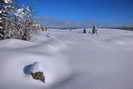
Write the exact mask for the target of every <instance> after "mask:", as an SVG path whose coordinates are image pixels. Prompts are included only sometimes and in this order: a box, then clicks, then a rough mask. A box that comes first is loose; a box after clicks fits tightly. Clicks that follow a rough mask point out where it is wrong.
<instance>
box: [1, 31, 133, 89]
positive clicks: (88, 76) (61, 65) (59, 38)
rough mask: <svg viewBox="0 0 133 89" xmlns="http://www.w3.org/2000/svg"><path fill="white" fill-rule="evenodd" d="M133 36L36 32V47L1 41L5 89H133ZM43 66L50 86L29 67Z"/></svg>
mask: <svg viewBox="0 0 133 89" xmlns="http://www.w3.org/2000/svg"><path fill="white" fill-rule="evenodd" d="M132 46H133V32H131V31H123V30H118V29H99V32H98V34H97V35H91V34H83V33H82V30H81V29H77V30H73V31H69V30H55V29H50V30H49V32H47V33H46V32H36V33H34V34H33V37H32V40H31V41H30V42H27V41H21V40H15V39H9V40H3V41H0V89H133V86H132V82H133V77H132V76H133V69H132V68H133V61H132V58H133V54H132V53H133V47H132ZM35 62H37V63H39V69H38V70H41V71H43V72H44V75H45V78H46V83H45V84H43V83H42V82H41V81H37V80H33V79H32V77H31V76H30V75H27V74H25V72H24V68H25V67H26V66H27V65H29V64H33V63H35Z"/></svg>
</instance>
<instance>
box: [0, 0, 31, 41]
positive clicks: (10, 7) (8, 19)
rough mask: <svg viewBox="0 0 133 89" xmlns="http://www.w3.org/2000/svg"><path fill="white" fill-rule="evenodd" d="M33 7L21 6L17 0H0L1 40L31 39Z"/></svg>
mask: <svg viewBox="0 0 133 89" xmlns="http://www.w3.org/2000/svg"><path fill="white" fill-rule="evenodd" d="M31 13H32V10H31V8H29V7H27V8H19V7H17V5H16V4H15V0H0V40H2V39H8V38H13V39H21V40H30V35H31V32H32V25H33V20H32V15H31Z"/></svg>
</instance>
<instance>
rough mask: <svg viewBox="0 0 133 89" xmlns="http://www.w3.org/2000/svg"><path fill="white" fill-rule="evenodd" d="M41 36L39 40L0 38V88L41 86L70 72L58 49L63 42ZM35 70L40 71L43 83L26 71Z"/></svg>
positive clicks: (60, 49) (61, 78)
mask: <svg viewBox="0 0 133 89" xmlns="http://www.w3.org/2000/svg"><path fill="white" fill-rule="evenodd" d="M39 36H40V35H39ZM41 36H42V35H41ZM42 39H43V38H42ZM45 39H47V38H45ZM45 39H43V40H41V42H38V41H31V42H28V41H22V40H16V39H8V40H3V41H0V62H1V64H0V70H1V73H0V76H1V80H0V88H2V89H44V88H48V87H50V86H52V85H54V84H56V83H58V82H60V81H63V80H64V79H66V78H68V77H69V76H70V74H71V73H70V72H71V71H70V68H69V65H68V62H67V60H66V59H67V58H66V56H65V55H64V54H62V53H61V51H62V50H65V48H64V47H66V45H65V44H63V42H62V41H60V40H57V39H55V38H52V39H47V40H45ZM28 65H30V66H29V67H28V68H27V67H26V66H28ZM38 70H40V71H41V72H43V73H44V75H45V84H44V83H42V82H41V81H37V80H34V79H33V78H32V76H30V75H28V74H30V73H31V72H36V71H38ZM61 70H62V71H61ZM27 75H28V76H27ZM12 81H13V82H12Z"/></svg>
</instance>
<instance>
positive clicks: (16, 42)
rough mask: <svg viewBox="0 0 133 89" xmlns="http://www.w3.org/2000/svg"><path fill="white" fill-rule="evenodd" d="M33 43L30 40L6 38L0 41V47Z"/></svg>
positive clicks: (18, 46)
mask: <svg viewBox="0 0 133 89" xmlns="http://www.w3.org/2000/svg"><path fill="white" fill-rule="evenodd" d="M33 45H35V44H34V43H32V42H28V41H22V40H17V39H8V40H2V41H0V48H25V47H29V46H33Z"/></svg>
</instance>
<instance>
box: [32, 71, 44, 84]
mask: <svg viewBox="0 0 133 89" xmlns="http://www.w3.org/2000/svg"><path fill="white" fill-rule="evenodd" d="M31 75H32V78H33V79H35V80H40V81H42V82H43V83H45V76H44V74H43V72H35V73H31Z"/></svg>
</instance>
